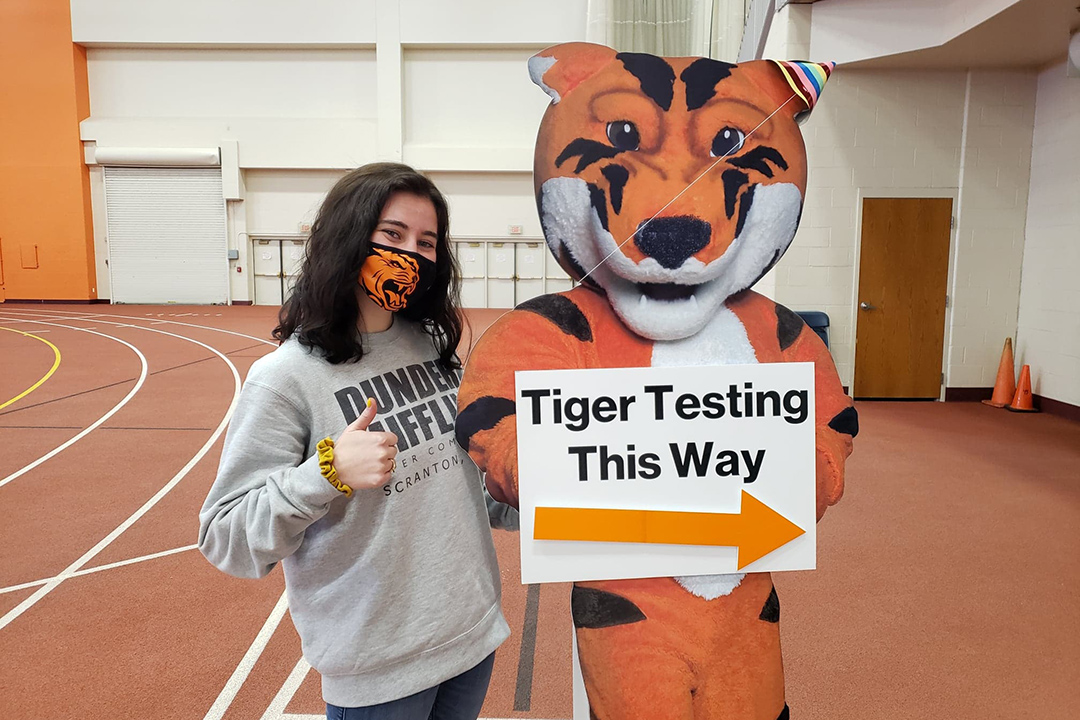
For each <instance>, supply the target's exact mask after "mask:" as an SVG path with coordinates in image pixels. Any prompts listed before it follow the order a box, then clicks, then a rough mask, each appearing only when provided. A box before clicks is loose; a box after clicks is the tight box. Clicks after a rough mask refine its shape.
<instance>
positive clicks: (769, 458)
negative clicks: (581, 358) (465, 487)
mask: <svg viewBox="0 0 1080 720" xmlns="http://www.w3.org/2000/svg"><path fill="white" fill-rule="evenodd" d="M516 384H517V437H518V483H519V507H520V510H521V581H522V583H525V584H530V583H541V582H573V581H586V580H616V579H631V578H648V577H678V576H689V575H713V574H722V573H735V572H769V571H777V570H809V569H813V568H814V566H815V557H816V543H815V541H816V535H815V532H814V531H815V521H816V514H815V507H816V506H815V496H816V490H815V488H816V483H815V467H816V461H815V452H816V451H815V439H814V366H813V364H812V363H776V364H760V365H723V366H711V367H683V368H608V369H596V370H540V371H522V372H518V373H516Z"/></svg>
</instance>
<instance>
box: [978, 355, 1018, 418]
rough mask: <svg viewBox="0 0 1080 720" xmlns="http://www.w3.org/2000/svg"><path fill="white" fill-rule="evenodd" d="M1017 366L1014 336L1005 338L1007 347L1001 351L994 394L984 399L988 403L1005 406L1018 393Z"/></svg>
mask: <svg viewBox="0 0 1080 720" xmlns="http://www.w3.org/2000/svg"><path fill="white" fill-rule="evenodd" d="M1015 378H1016V367H1015V366H1014V365H1013V351H1012V338H1005V349H1003V350H1002V351H1001V363H1000V364H999V365H998V373H997V380H996V381H995V382H994V396H993V397H991V398H990V399H989V400H983V403H984V404H986V405H993V406H994V407H998V408H1000V407H1005V406H1006V405H1008V404H1009V401H1010V400H1012V398H1013V395H1015V394H1016V380H1015Z"/></svg>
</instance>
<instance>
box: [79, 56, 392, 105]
mask: <svg viewBox="0 0 1080 720" xmlns="http://www.w3.org/2000/svg"><path fill="white" fill-rule="evenodd" d="M87 74H88V80H89V88H90V112H91V115H92V116H93V117H138V118H190V117H211V118H225V117H238V118H250V117H264V118H353V117H355V118H373V117H375V115H376V108H375V101H374V98H375V53H374V51H371V50H329V49H322V50H314V49H283V48H276V49H273V50H251V49H242V50H241V49H220V48H219V49H191V48H185V49H161V48H96V49H90V50H88V51H87Z"/></svg>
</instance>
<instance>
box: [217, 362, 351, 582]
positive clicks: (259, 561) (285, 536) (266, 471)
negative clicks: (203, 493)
mask: <svg viewBox="0 0 1080 720" xmlns="http://www.w3.org/2000/svg"><path fill="white" fill-rule="evenodd" d="M309 434H310V430H309V423H308V421H307V418H306V416H305V414H304V413H303V412H302V411H301V410H300V409H299V408H297V407H296V405H294V404H293V403H292V402H291V401H289V400H288V399H287V398H286V397H284V396H283V395H281V394H279V393H277V392H275V391H274V390H272V389H270V388H269V387H267V386H265V385H261V384H259V383H257V382H251V381H250V380H248V382H246V383H245V384H244V387H243V389H242V390H241V393H240V399H239V401H238V403H237V406H236V411H235V412H234V414H233V417H232V420H231V422H230V424H229V430H228V432H227V433H226V435H225V445H224V448H223V449H222V454H221V462H220V464H219V466H218V473H217V478H216V479H215V481H214V485H213V487H211V489H210V494H209V496H208V497H207V498H206V502H205V503H204V505H203V508H202V511H201V512H200V514H199V550H200V551H201V552H202V554H203V555H204V556H205V557H206V559H207V560H209V561H210V562H211V563H212V564H213V565H214V566H216V567H217V568H219V569H220V570H222V571H224V572H226V573H228V574H230V575H235V576H237V577H243V578H260V577H263V576H265V575H267V574H268V573H269V572H270V571H271V570H272V569H273V568H274V565H276V564H277V563H278V562H279V561H280V560H281V559H282V558H285V557H288V556H289V555H291V554H292V553H294V552H296V549H297V548H299V547H300V544H301V543H302V542H303V540H304V533H305V531H306V530H307V528H308V526H310V525H311V524H312V523H314V522H315V521H316V520H318V519H319V518H321V517H323V516H324V515H325V514H326V513H327V511H328V510H329V509H330V503H331V502H333V500H334V499H335V498H337V497H339V496H340V495H341V493H340V492H339V491H338V490H337V489H336V488H335V487H334V486H333V485H331V484H330V483H329V482H328V481H327V480H326V479H325V478H324V477H323V476H322V474H321V473H320V472H319V458H318V455H317V454H315V455H312V456H311V457H305V455H306V453H307V450H306V448H307V447H308V444H309V440H310V438H309V437H308V435H309ZM320 439H321V438H320Z"/></svg>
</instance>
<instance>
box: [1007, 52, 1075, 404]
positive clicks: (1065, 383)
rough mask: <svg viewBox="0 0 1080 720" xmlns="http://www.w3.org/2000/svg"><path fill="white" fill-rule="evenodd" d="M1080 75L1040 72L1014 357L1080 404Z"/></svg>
mask: <svg viewBox="0 0 1080 720" xmlns="http://www.w3.org/2000/svg"><path fill="white" fill-rule="evenodd" d="M1078 128H1080V80H1077V79H1075V78H1069V77H1066V75H1065V65H1064V64H1060V65H1055V66H1054V67H1051V68H1049V69H1046V70H1044V71H1043V72H1042V73H1040V75H1039V78H1038V96H1037V100H1036V109H1035V128H1034V142H1033V146H1034V147H1033V152H1032V157H1031V192H1030V195H1029V199H1028V214H1027V239H1026V244H1025V246H1024V264H1023V265H1024V268H1023V280H1022V284H1021V286H1020V319H1019V329H1018V331H1017V342H1016V347H1017V361H1018V363H1028V364H1030V365H1031V380H1032V384H1033V389H1034V392H1036V393H1037V394H1039V395H1043V396H1044V397H1049V398H1052V399H1054V400H1060V401H1061V402H1067V403H1071V404H1073V405H1080V283H1078V282H1077V277H1080V202H1077V198H1080V132H1078V131H1077V129H1078Z"/></svg>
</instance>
